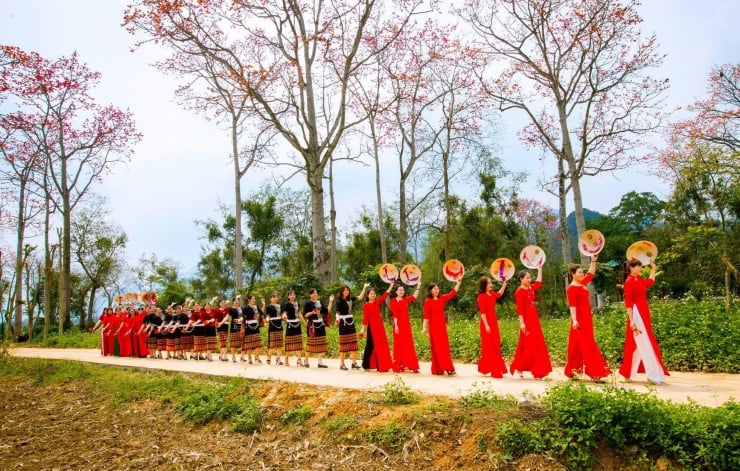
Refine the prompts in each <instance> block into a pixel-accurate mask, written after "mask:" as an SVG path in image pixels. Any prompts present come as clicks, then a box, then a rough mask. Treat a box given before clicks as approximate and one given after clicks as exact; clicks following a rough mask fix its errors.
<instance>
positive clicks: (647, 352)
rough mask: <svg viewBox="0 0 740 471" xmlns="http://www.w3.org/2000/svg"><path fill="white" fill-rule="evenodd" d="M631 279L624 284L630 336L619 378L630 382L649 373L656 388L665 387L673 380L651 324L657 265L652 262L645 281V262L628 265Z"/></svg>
mask: <svg viewBox="0 0 740 471" xmlns="http://www.w3.org/2000/svg"><path fill="white" fill-rule="evenodd" d="M627 268H628V269H629V275H628V276H627V279H626V280H625V281H624V305H625V307H626V308H627V333H626V337H625V341H624V355H623V356H622V359H623V360H622V361H623V363H622V366H621V367H620V368H619V374H621V375H622V376H624V379H625V380H627V381H630V380H631V379H632V378H633V377H634V376H635V375H636V374H637V373H645V374H646V376H647V380H648V382H650V383H653V384H663V383H664V382H665V377H666V376H669V373H668V369H666V367H665V365H664V364H663V357H662V355H661V354H660V347H658V340H657V339H656V338H655V333H654V332H653V326H652V322H651V320H650V306H649V305H648V300H647V290H648V289H649V288H650V287H651V286H653V285H654V284H655V274H656V268H655V262H654V261H652V260H651V261H650V276H649V277H648V278H642V276H641V275H642V262H641V261H640V260H637V259H632V260H630V261H629V262H628V263H627Z"/></svg>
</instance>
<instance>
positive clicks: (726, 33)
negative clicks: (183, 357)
mask: <svg viewBox="0 0 740 471" xmlns="http://www.w3.org/2000/svg"><path fill="white" fill-rule="evenodd" d="M125 5H126V2H122V1H114V0H2V1H0V44H9V45H14V46H18V47H21V48H22V49H24V50H26V51H34V52H38V53H39V54H41V55H42V56H44V57H46V58H47V59H56V58H59V57H61V56H69V55H71V54H72V53H73V52H75V51H77V53H78V54H79V56H80V61H81V62H83V63H86V64H87V65H88V66H89V67H90V68H91V69H92V70H95V71H99V72H101V74H102V78H101V81H100V85H99V86H98V87H97V88H96V89H95V90H94V91H93V95H94V96H95V97H96V98H97V99H98V103H101V104H107V103H111V104H114V105H115V106H118V107H119V108H124V109H125V108H128V109H130V110H131V111H132V112H133V114H134V119H135V121H136V125H137V128H138V129H139V131H140V132H142V133H143V135H144V138H143V140H142V141H141V142H140V143H139V144H138V145H137V146H136V148H135V154H134V157H133V158H132V160H131V162H130V163H129V164H127V165H126V166H121V167H117V168H116V169H115V170H114V172H113V173H112V174H111V175H109V176H107V177H106V179H105V181H104V182H103V183H102V185H100V186H99V187H98V188H96V190H95V191H96V193H99V194H101V195H104V196H105V197H106V198H107V199H108V206H109V207H110V210H111V218H112V220H113V221H114V222H115V223H116V224H118V225H119V226H120V227H122V228H123V229H124V231H125V232H126V234H127V235H128V238H129V242H128V246H127V257H128V260H129V261H130V262H131V263H135V262H136V261H137V260H138V259H139V257H140V256H142V255H144V254H146V255H149V254H156V255H157V257H158V258H160V259H164V258H169V259H171V260H174V261H176V262H177V263H178V264H179V265H180V268H181V269H182V271H183V273H186V274H187V273H190V272H192V270H193V269H194V268H195V266H196V264H197V261H198V258H199V256H200V253H201V246H202V245H203V240H202V239H201V237H202V229H201V228H198V227H197V226H196V225H195V224H194V221H195V220H204V219H208V218H216V217H217V215H218V207H219V204H221V203H225V204H230V203H231V202H232V200H233V171H232V164H231V163H230V161H229V160H228V155H229V145H228V142H229V141H228V136H227V134H225V133H224V132H223V131H221V130H219V129H218V127H217V125H216V123H214V122H209V121H207V120H206V119H205V118H203V117H202V116H201V115H198V114H196V113H195V112H192V111H187V110H184V109H183V108H181V107H180V106H179V105H178V104H177V103H176V102H175V99H174V90H175V87H176V82H175V79H174V78H173V77H170V76H166V75H163V74H162V73H160V72H159V71H157V70H156V69H155V68H154V67H152V66H151V63H152V62H154V61H156V60H157V59H159V58H161V57H163V54H164V52H163V51H162V50H161V49H159V50H158V49H157V48H156V47H145V48H143V49H138V50H136V51H135V52H132V51H131V49H132V46H133V43H134V37H133V36H131V35H130V34H128V33H127V32H126V31H125V30H124V29H123V28H122V27H121V23H122V21H123V11H124V9H125ZM639 11H640V14H641V15H642V17H643V19H644V22H643V24H642V31H643V33H644V34H645V35H648V34H651V33H655V34H656V36H657V38H658V41H659V43H660V51H661V52H663V53H664V54H666V59H665V61H664V64H663V66H662V67H661V68H660V69H658V70H655V72H654V73H655V76H656V77H667V78H669V79H670V83H671V87H670V89H669V91H668V93H667V95H666V103H667V106H668V107H670V108H674V107H685V106H687V105H689V104H691V103H692V102H694V101H696V100H697V99H700V98H703V97H704V96H705V92H706V79H707V74H708V72H709V69H710V68H711V67H712V66H713V65H719V64H725V63H735V62H738V60H740V35H738V34H737V33H736V27H737V18H740V2H738V1H737V0H704V1H697V0H645V2H644V5H642V6H641V7H640V10H639ZM679 113H680V112H679ZM499 122H500V123H502V125H503V127H502V128H501V129H500V130H499V136H500V138H499V139H500V140H499V142H498V145H499V146H500V148H501V152H502V155H503V165H504V167H505V168H507V169H510V170H513V171H524V172H526V173H527V174H528V175H529V176H530V178H529V179H528V181H527V182H526V183H525V187H524V188H522V189H521V190H522V191H521V192H520V194H521V195H522V196H524V197H527V198H532V199H538V200H540V201H542V202H543V203H544V204H546V205H548V206H551V207H553V208H556V207H557V201H556V199H555V198H554V197H553V196H551V195H549V194H547V193H543V192H541V191H539V190H538V189H537V186H536V180H537V176H539V175H541V174H542V173H543V172H547V173H551V172H552V170H551V169H549V168H547V167H546V165H548V164H549V161H547V160H546V161H545V163H544V164H543V163H541V162H540V160H539V159H538V158H537V155H536V154H533V153H531V152H528V151H526V150H525V149H524V147H523V146H522V144H521V143H520V142H519V141H518V140H517V139H516V133H517V131H518V130H519V127H520V126H521V123H522V121H521V119H520V117H517V116H513V115H506V114H504V115H503V116H502V117H501V119H499ZM342 171H343V172H346V173H345V174H344V175H345V177H343V180H344V181H345V182H347V183H349V184H344V185H342V184H340V185H339V186H337V188H336V189H335V191H336V193H337V195H336V196H337V201H338V208H337V211H338V221H339V224H340V229H341V228H342V227H345V228H346V227H347V226H348V224H349V222H350V221H351V220H352V219H353V218H354V217H356V215H357V214H358V213H359V211H360V209H361V207H362V206H363V205H366V206H372V205H373V201H374V196H373V195H374V192H373V191H371V190H370V189H369V188H368V187H367V186H363V185H361V184H360V185H358V184H356V182H357V178H360V179H362V178H363V177H365V176H367V177H372V176H374V174H373V172H374V171H373V169H372V167H362V166H359V165H353V166H351V167H349V166H347V167H343V168H342ZM269 177H270V174H269V173H268V172H266V171H262V172H260V173H258V174H254V175H252V176H251V177H250V176H248V177H246V179H245V180H244V181H243V183H242V185H243V189H242V191H243V195H244V196H246V195H247V194H248V193H249V192H250V191H251V190H252V189H256V188H257V187H259V186H261V184H262V183H263V181H265V180H267V179H269ZM369 181H372V178H371V179H370V180H369ZM353 183H354V184H353ZM289 186H290V187H291V188H295V189H299V188H305V182H304V180H302V179H300V178H297V179H294V180H292V181H291V182H290V183H289ZM391 186H392V185H391V184H386V185H385V186H384V192H385V193H386V194H385V196H384V198H385V201H386V202H387V201H390V200H391V199H392V198H393V195H394V194H395V193H394V190H393V188H391ZM632 190H634V191H638V192H641V191H649V192H653V193H655V194H656V195H658V197H660V198H663V199H665V198H667V197H668V196H669V191H670V189H669V188H667V187H666V185H665V184H664V183H663V182H661V181H660V180H658V179H657V178H656V177H654V176H652V175H650V173H649V169H644V168H637V167H636V168H631V169H629V170H627V171H624V172H620V173H618V174H614V175H612V174H605V175H601V176H597V177H588V178H586V179H585V180H584V181H583V200H584V206H585V207H587V208H589V209H591V210H594V211H599V212H602V213H606V212H608V211H609V210H610V209H611V208H613V207H614V206H616V205H618V204H619V199H620V197H621V196H622V195H623V194H625V193H627V192H629V191H632ZM570 209H572V208H569V210H570Z"/></svg>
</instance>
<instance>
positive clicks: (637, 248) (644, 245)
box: [627, 240, 658, 265]
mask: <svg viewBox="0 0 740 471" xmlns="http://www.w3.org/2000/svg"><path fill="white" fill-rule="evenodd" d="M657 256H658V247H657V246H656V245H655V244H653V243H652V242H650V241H649V240H639V241H637V242H635V243H634V244H632V245H630V246H629V248H628V249H627V260H632V259H633V258H634V259H637V260H639V261H640V263H642V264H643V265H650V263H651V262H654V261H655V257H657Z"/></svg>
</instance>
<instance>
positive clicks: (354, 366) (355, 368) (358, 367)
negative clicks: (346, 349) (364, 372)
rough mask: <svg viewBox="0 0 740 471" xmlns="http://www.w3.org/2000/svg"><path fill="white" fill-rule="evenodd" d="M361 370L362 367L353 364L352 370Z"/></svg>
mask: <svg viewBox="0 0 740 471" xmlns="http://www.w3.org/2000/svg"><path fill="white" fill-rule="evenodd" d="M360 368H362V367H361V366H360V365H358V364H357V363H352V369H353V370H359V369H360Z"/></svg>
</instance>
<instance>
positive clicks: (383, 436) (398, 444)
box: [367, 422, 409, 453]
mask: <svg viewBox="0 0 740 471" xmlns="http://www.w3.org/2000/svg"><path fill="white" fill-rule="evenodd" d="M408 434H409V431H408V429H406V428H404V427H401V426H399V425H398V424H397V423H396V422H391V423H390V424H388V425H386V426H385V427H377V428H373V429H372V430H370V431H369V432H368V434H367V439H368V440H369V441H370V442H372V443H374V444H376V445H377V446H378V447H380V448H381V449H383V450H384V451H388V452H390V453H396V452H398V451H400V450H401V448H402V447H403V444H404V443H405V442H406V440H407V439H408Z"/></svg>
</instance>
